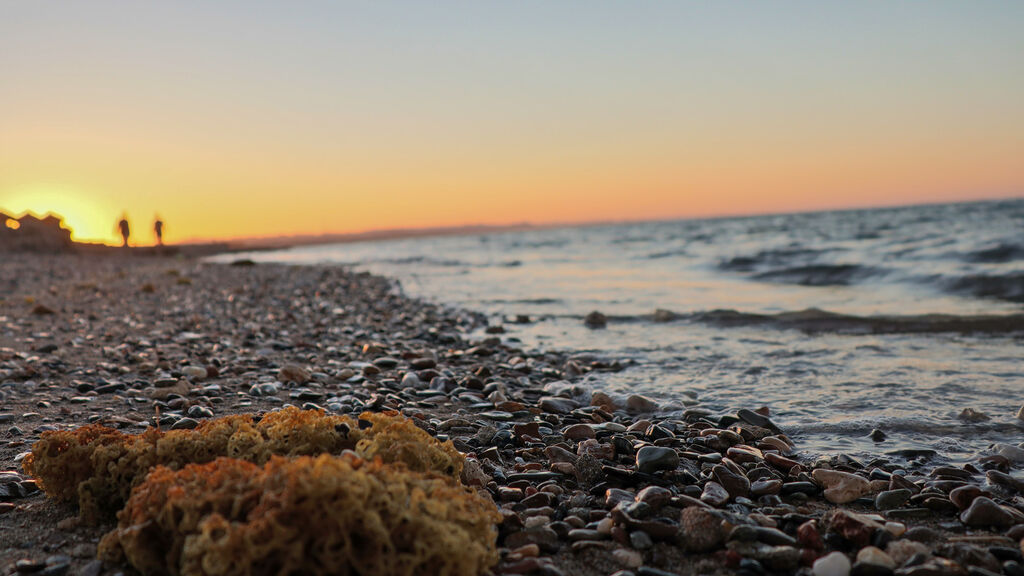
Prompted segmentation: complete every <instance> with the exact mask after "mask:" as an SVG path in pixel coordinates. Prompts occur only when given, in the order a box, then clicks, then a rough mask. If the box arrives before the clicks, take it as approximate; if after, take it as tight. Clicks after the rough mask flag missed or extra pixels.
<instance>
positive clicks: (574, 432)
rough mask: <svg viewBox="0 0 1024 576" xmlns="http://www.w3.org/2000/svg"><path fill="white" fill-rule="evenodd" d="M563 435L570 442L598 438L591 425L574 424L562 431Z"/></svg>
mask: <svg viewBox="0 0 1024 576" xmlns="http://www.w3.org/2000/svg"><path fill="white" fill-rule="evenodd" d="M562 435H563V436H565V437H566V438H568V439H569V440H587V439H590V438H596V437H597V433H596V432H594V429H593V428H592V427H591V426H590V425H589V424H573V425H571V426H568V427H567V428H565V430H562Z"/></svg>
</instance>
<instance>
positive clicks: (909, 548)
mask: <svg viewBox="0 0 1024 576" xmlns="http://www.w3.org/2000/svg"><path fill="white" fill-rule="evenodd" d="M885 552H886V554H888V555H889V557H890V558H892V561H893V562H895V563H896V564H897V565H898V566H902V565H903V564H906V562H907V560H910V559H911V558H912V557H914V556H916V555H918V554H928V552H929V549H928V546H926V545H924V544H922V543H920V542H914V541H913V540H906V539H903V540H893V541H892V542H889V544H888V545H887V546H886V547H885Z"/></svg>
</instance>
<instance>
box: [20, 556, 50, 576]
mask: <svg viewBox="0 0 1024 576" xmlns="http://www.w3.org/2000/svg"><path fill="white" fill-rule="evenodd" d="M45 567H46V564H44V563H42V562H40V561H38V560H32V559H31V558H22V559H21V560H18V561H17V562H15V563H14V569H15V570H17V571H18V572H21V573H23V574H27V573H32V572H39V571H40V570H42V569H43V568H45Z"/></svg>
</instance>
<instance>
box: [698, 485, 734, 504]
mask: <svg viewBox="0 0 1024 576" xmlns="http://www.w3.org/2000/svg"><path fill="white" fill-rule="evenodd" d="M700 499H701V501H702V502H707V503H708V504H710V505H711V506H714V507H715V508H721V507H722V506H725V504H726V503H727V502H728V501H729V492H727V491H726V489H725V488H723V487H722V485H721V484H719V483H718V482H710V481H709V482H707V483H706V484H704V491H703V492H701V495H700Z"/></svg>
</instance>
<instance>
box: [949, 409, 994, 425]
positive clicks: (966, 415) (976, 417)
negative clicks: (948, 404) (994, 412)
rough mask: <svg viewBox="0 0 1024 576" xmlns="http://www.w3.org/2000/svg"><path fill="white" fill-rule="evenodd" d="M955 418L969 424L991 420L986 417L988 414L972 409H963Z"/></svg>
mask: <svg viewBox="0 0 1024 576" xmlns="http://www.w3.org/2000/svg"><path fill="white" fill-rule="evenodd" d="M957 418H959V419H960V420H961V421H963V422H967V423H970V424H973V423H977V422H985V421H987V420H991V418H989V417H988V414H985V413H984V412H980V411H978V410H975V409H974V408H964V409H963V411H962V412H960V415H959V416H957Z"/></svg>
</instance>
